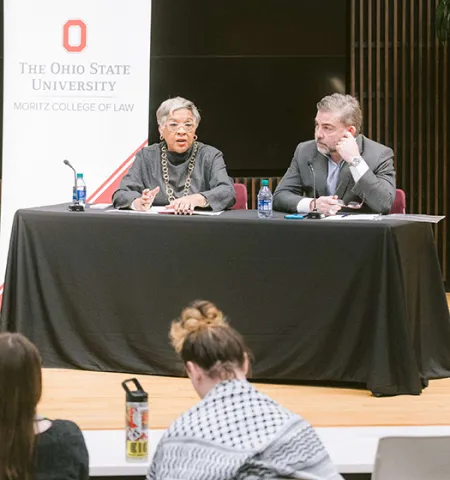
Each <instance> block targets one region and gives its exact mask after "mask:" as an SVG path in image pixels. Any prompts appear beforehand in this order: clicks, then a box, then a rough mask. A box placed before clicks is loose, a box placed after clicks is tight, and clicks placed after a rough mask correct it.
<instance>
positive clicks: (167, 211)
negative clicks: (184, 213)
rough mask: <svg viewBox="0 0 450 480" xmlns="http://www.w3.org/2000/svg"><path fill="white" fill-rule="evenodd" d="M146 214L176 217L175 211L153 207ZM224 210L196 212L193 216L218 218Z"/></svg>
mask: <svg viewBox="0 0 450 480" xmlns="http://www.w3.org/2000/svg"><path fill="white" fill-rule="evenodd" d="M145 213H161V214H163V215H174V214H175V212H174V211H173V210H170V209H167V208H166V207H151V208H150V210H147V211H146V212H145ZM222 213H223V210H221V211H220V212H211V211H210V210H194V211H193V212H192V214H193V215H206V216H216V215H221V214H222Z"/></svg>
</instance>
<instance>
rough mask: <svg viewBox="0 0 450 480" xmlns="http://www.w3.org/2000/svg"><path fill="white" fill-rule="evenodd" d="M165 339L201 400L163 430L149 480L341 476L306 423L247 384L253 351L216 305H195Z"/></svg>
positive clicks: (319, 478) (199, 302) (312, 479)
mask: <svg viewBox="0 0 450 480" xmlns="http://www.w3.org/2000/svg"><path fill="white" fill-rule="evenodd" d="M170 338H171V342H172V345H173V347H174V348H175V350H176V351H177V352H178V353H179V354H180V356H181V359H182V360H183V362H184V364H185V367H186V372H187V374H188V375H189V378H190V380H191V382H192V385H193V387H194V389H195V391H196V392H197V393H198V395H199V397H200V398H201V401H200V402H199V403H198V404H197V405H196V406H194V407H193V408H191V409H190V410H189V411H187V412H186V413H184V414H183V415H181V417H179V418H178V419H177V420H176V421H175V422H174V423H173V424H172V425H171V426H170V427H169V429H168V430H167V431H166V432H165V434H164V436H163V437H162V439H161V441H160V443H159V444H158V447H157V450H156V452H155V456H154V458H153V462H152V464H151V466H150V469H149V472H148V475H147V480H150V479H158V480H165V479H167V480H168V479H171V480H175V479H180V480H181V479H183V480H203V479H205V480H206V479H208V480H211V479H214V480H222V479H223V480H224V479H240V480H241V479H242V480H244V479H248V480H249V479H261V478H272V479H281V478H299V479H305V480H324V479H327V480H328V479H330V480H331V479H332V480H337V479H341V478H342V477H341V476H340V475H339V473H338V472H337V470H336V468H335V466H334V465H333V463H332V462H331V460H330V457H329V456H328V453H327V452H326V450H325V448H324V446H323V445H322V442H321V441H320V439H319V438H318V436H317V434H316V433H315V431H314V430H313V428H312V427H311V425H309V424H308V423H307V422H306V421H305V420H304V419H303V418H302V417H300V416H299V415H295V414H293V413H292V412H290V411H289V410H287V409H286V408H284V407H282V406H281V405H279V404H278V403H277V402H275V401H274V400H272V399H270V398H269V397H268V396H266V395H264V394H262V393H260V392H258V391H257V390H256V389H255V388H254V387H253V386H252V385H251V384H250V383H249V382H247V380H246V375H247V372H248V370H249V367H250V359H251V356H250V352H249V350H248V348H247V347H246V345H245V342H244V340H243V338H242V337H241V335H240V334H239V333H238V332H237V331H236V330H234V329H233V328H232V327H231V326H230V325H229V324H228V322H227V321H226V319H225V318H224V316H223V314H222V312H221V311H220V310H218V309H217V307H216V306H215V305H213V304H212V303H210V302H207V301H202V300H197V301H195V302H193V303H192V304H191V305H190V306H188V307H187V308H185V309H184V310H183V311H182V313H181V317H180V318H179V319H178V320H175V321H174V322H173V323H172V326H171V329H170Z"/></svg>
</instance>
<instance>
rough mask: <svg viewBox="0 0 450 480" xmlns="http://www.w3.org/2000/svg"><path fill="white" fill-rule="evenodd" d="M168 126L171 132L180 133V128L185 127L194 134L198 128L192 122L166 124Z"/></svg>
mask: <svg viewBox="0 0 450 480" xmlns="http://www.w3.org/2000/svg"><path fill="white" fill-rule="evenodd" d="M166 126H167V128H168V129H169V131H171V132H178V130H180V128H182V127H183V128H184V129H185V130H186V132H188V133H191V132H193V131H194V130H195V127H196V125H195V123H192V122H187V123H177V122H169V123H166Z"/></svg>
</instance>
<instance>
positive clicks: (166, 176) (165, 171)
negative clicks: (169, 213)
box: [161, 142, 198, 202]
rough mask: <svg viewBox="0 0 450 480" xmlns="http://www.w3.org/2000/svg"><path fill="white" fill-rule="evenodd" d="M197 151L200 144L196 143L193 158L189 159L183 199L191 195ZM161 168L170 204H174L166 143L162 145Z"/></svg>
mask: <svg viewBox="0 0 450 480" xmlns="http://www.w3.org/2000/svg"><path fill="white" fill-rule="evenodd" d="M197 150H198V142H194V148H193V150H192V154H191V158H190V159H189V164H188V169H187V170H188V172H187V177H186V182H185V183H184V188H183V197H186V196H187V195H188V194H189V189H190V188H191V175H192V171H193V170H194V165H195V156H196V155H197ZM161 167H162V173H163V179H164V183H165V185H166V195H167V199H168V200H169V202H173V201H175V192H174V191H173V188H172V187H171V186H170V183H169V182H170V178H169V168H168V166H167V148H166V142H162V143H161Z"/></svg>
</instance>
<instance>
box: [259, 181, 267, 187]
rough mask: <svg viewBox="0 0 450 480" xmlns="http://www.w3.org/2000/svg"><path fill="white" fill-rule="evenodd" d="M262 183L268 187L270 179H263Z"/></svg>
mask: <svg viewBox="0 0 450 480" xmlns="http://www.w3.org/2000/svg"><path fill="white" fill-rule="evenodd" d="M261 185H262V186H263V187H268V186H269V180H261Z"/></svg>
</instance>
